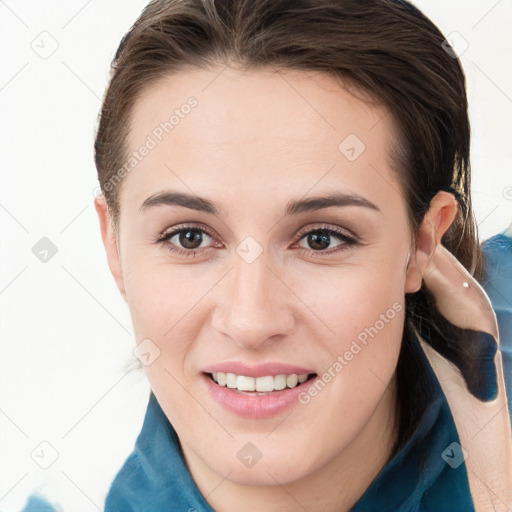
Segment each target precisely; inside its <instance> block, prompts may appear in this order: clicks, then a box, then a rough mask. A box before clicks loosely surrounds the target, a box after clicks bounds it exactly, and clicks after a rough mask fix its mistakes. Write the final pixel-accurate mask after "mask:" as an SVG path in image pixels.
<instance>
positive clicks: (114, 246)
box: [94, 197, 126, 300]
mask: <svg viewBox="0 0 512 512" xmlns="http://www.w3.org/2000/svg"><path fill="white" fill-rule="evenodd" d="M94 208H95V209H96V213H97V214H98V219H99V221H100V230H101V238H102V240H103V246H104V247H105V252H106V254H107V262H108V266H109V268H110V272H111V274H112V276H113V277H114V280H115V282H116V285H117V288H118V289H119V291H120V293H121V295H122V297H123V299H124V300H126V292H125V288H124V280H123V272H122V268H121V259H120V256H119V250H118V243H117V239H116V235H115V233H114V229H113V226H112V219H111V216H110V212H109V210H108V206H107V202H106V200H105V198H104V197H99V198H96V199H95V200H94Z"/></svg>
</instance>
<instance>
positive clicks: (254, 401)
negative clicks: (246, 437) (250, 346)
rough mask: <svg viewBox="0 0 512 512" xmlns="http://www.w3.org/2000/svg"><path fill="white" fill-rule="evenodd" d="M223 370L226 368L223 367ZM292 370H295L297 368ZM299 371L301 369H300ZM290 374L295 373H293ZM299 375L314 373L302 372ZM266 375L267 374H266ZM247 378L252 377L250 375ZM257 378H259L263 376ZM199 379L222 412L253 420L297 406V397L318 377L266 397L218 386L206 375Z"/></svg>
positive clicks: (274, 414)
mask: <svg viewBox="0 0 512 512" xmlns="http://www.w3.org/2000/svg"><path fill="white" fill-rule="evenodd" d="M223 368H226V366H223ZM294 368H295V369H297V367H294ZM253 369H254V368H253ZM259 370H260V368H259V369H258V371H259ZM300 370H303V369H302V368H301V369H300ZM217 371H222V370H217ZM208 373H213V372H208ZM228 373H235V372H228ZM282 373H286V372H282ZM290 373H296V372H295V371H293V372H290ZM301 373H315V372H307V371H302V372H301ZM239 375H240V374H239ZM241 375H244V374H241ZM266 375H269V374H268V373H266ZM247 376H248V377H252V375H247ZM259 376H260V377H261V376H264V375H259ZM200 377H201V379H202V381H203V384H204V385H205V387H206V389H207V391H208V393H209V394H210V396H211V397H212V398H213V400H215V402H216V403H217V404H219V405H220V406H221V407H222V408H223V409H224V410H227V411H229V412H231V413H234V414H236V415H237V416H241V417H243V418H253V419H265V418H271V417H273V416H276V415H278V414H281V413H283V412H285V411H286V410H287V409H289V408H290V407H292V406H293V405H295V406H297V405H299V403H300V402H299V395H300V394H302V393H304V392H306V391H307V389H308V388H309V386H311V385H312V384H313V383H314V382H315V380H316V379H318V375H316V377H314V378H310V379H308V380H307V381H305V382H303V383H302V384H299V385H298V386H296V387H294V388H285V389H282V390H280V391H273V392H272V393H269V394H267V395H257V394H252V393H245V392H239V391H236V390H234V389H231V388H228V387H225V386H219V385H218V384H216V383H215V382H214V381H213V380H212V379H211V378H210V375H208V374H207V373H202V374H200Z"/></svg>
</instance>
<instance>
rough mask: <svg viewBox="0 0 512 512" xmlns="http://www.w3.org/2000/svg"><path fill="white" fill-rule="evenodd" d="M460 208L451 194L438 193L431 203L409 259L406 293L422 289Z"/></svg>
mask: <svg viewBox="0 0 512 512" xmlns="http://www.w3.org/2000/svg"><path fill="white" fill-rule="evenodd" d="M458 208H459V205H458V203H457V200H456V199H455V196H454V195H453V194H450V193H449V192H444V191H441V192H438V193H437V194H436V195H435V196H434V198H433V199H432V201H431V202H430V208H429V210H428V211H427V213H426V214H425V217H424V218H423V222H422V224H421V226H420V229H419V230H418V233H417V235H416V248H415V249H414V252H413V254H411V257H410V259H409V264H408V267H407V274H406V281H405V290H404V291H405V293H415V292H417V291H418V290H419V289H420V288H421V284H422V281H423V275H424V272H425V269H426V268H427V265H428V263H429V261H430V259H431V258H432V256H433V255H434V253H435V250H436V248H437V246H438V245H439V244H440V243H441V239H442V238H443V236H444V234H445V233H446V231H447V230H448V228H449V227H450V226H451V225H452V222H453V220H454V219H455V216H456V215H457V211H458Z"/></svg>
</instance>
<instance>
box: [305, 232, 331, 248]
mask: <svg viewBox="0 0 512 512" xmlns="http://www.w3.org/2000/svg"><path fill="white" fill-rule="evenodd" d="M329 239H330V235H328V234H320V235H318V234H315V235H309V236H308V243H309V245H310V246H311V248H312V249H315V250H321V249H327V248H328V247H329Z"/></svg>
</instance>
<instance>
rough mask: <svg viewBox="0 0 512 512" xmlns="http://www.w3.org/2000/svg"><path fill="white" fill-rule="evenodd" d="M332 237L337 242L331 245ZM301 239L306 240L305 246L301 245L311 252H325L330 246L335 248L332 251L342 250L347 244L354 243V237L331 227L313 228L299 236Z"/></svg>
mask: <svg viewBox="0 0 512 512" xmlns="http://www.w3.org/2000/svg"><path fill="white" fill-rule="evenodd" d="M333 239H334V240H336V241H338V243H336V244H335V245H333ZM302 240H305V241H306V243H307V247H304V246H301V247H302V248H303V249H306V250H308V249H309V250H310V251H311V252H325V251H327V250H328V249H331V248H334V249H335V250H334V251H332V252H336V251H337V250H343V248H344V247H345V246H347V245H354V243H355V240H354V239H352V238H350V237H348V236H347V235H344V234H343V233H340V232H338V231H334V230H332V229H315V230H313V231H309V232H308V233H305V234H304V235H303V236H302V237H301V241H302ZM340 246H341V247H340ZM336 248H338V249H336ZM329 252H331V251H329Z"/></svg>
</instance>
